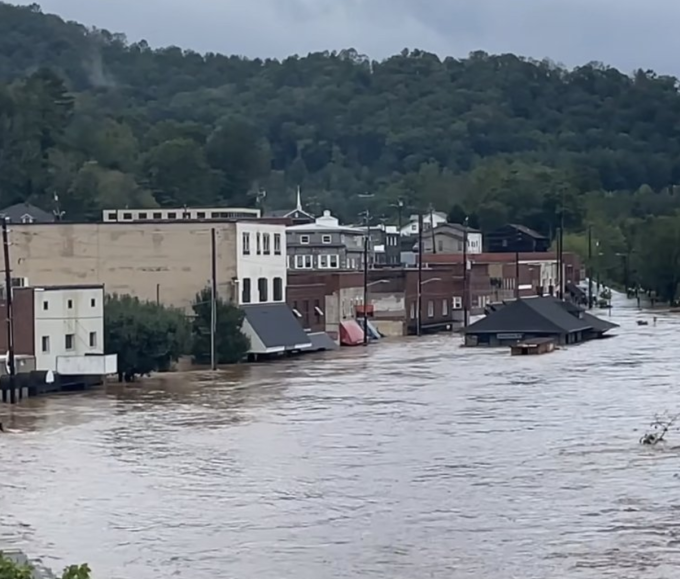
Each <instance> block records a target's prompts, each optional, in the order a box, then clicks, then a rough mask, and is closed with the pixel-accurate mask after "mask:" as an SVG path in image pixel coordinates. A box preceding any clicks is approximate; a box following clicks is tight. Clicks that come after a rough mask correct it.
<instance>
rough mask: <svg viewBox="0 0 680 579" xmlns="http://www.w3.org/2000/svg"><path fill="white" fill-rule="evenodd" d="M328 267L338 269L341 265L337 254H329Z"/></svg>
mask: <svg viewBox="0 0 680 579" xmlns="http://www.w3.org/2000/svg"><path fill="white" fill-rule="evenodd" d="M328 267H330V268H331V269H338V268H339V267H340V260H339V259H338V256H337V255H329V256H328Z"/></svg>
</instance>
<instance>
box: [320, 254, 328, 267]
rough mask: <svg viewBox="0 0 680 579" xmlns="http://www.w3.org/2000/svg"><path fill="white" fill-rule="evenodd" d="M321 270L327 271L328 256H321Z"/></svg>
mask: <svg viewBox="0 0 680 579" xmlns="http://www.w3.org/2000/svg"><path fill="white" fill-rule="evenodd" d="M319 268H321V269H327V268H328V256H327V255H320V256H319Z"/></svg>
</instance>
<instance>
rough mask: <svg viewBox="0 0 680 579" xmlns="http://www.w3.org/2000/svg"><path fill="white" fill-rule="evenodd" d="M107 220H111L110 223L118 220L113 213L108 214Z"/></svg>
mask: <svg viewBox="0 0 680 579" xmlns="http://www.w3.org/2000/svg"><path fill="white" fill-rule="evenodd" d="M109 219H111V221H115V220H116V219H118V216H117V215H116V214H115V213H109Z"/></svg>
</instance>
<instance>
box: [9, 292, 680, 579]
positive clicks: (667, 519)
mask: <svg viewBox="0 0 680 579" xmlns="http://www.w3.org/2000/svg"><path fill="white" fill-rule="evenodd" d="M619 302H620V303H617V304H616V305H617V307H616V308H615V310H614V313H613V316H612V319H613V320H614V321H617V322H619V323H620V324H621V325H622V327H621V328H620V329H619V330H617V331H616V333H618V336H617V337H615V338H612V339H610V340H604V341H600V342H595V343H590V344H585V345H581V346H576V347H572V348H569V349H566V350H560V351H558V352H556V353H554V354H549V355H545V356H535V357H534V356H529V357H521V358H517V357H514V358H511V357H510V355H509V353H508V351H506V350H501V351H498V350H495V351H490V350H487V351H482V350H470V349H462V348H460V347H459V344H460V340H459V338H457V337H452V336H450V335H440V336H436V337H428V338H423V339H420V340H415V339H408V340H403V341H398V342H392V343H390V342H384V343H381V344H377V345H374V346H372V347H370V348H368V349H367V350H364V349H362V348H357V349H346V350H343V351H342V352H340V353H334V354H330V355H320V356H317V357H306V358H299V359H296V360H292V361H286V362H282V363H277V364H268V365H260V366H252V367H244V368H239V369H236V370H233V371H231V372H228V373H224V374H221V375H220V376H219V378H217V379H213V378H211V377H210V376H209V375H208V374H201V373H196V374H193V375H192V374H183V375H175V376H168V377H165V378H162V379H157V380H149V381H147V382H144V383H142V384H139V385H136V386H134V387H127V388H119V387H118V386H116V387H110V388H109V389H108V390H107V391H103V390H102V391H99V392H92V393H88V394H85V395H72V396H62V397H52V398H45V399H41V400H37V401H32V402H30V403H29V404H25V405H22V406H20V407H17V408H14V409H11V410H10V409H7V408H2V409H0V416H2V418H0V420H3V421H4V422H5V423H6V424H7V425H8V426H9V427H10V428H12V429H14V432H12V433H9V434H7V435H4V436H2V437H1V438H0V464H1V465H2V470H1V472H2V477H1V478H0V487H1V489H0V544H5V545H8V544H12V545H18V546H20V547H22V548H23V549H24V550H25V551H27V552H28V553H30V554H31V555H35V556H39V557H41V558H42V560H43V561H44V562H45V563H47V564H49V565H50V566H53V567H56V568H59V567H60V566H62V565H63V564H65V563H66V562H81V561H88V562H89V563H90V564H91V566H92V567H93V568H94V569H95V571H96V574H97V576H98V577H99V578H101V579H103V578H115V579H132V578H134V579H166V578H169V577H181V578H184V577H186V578H187V579H189V578H191V579H218V578H220V579H221V578H238V579H242V578H248V579H250V578H252V579H287V578H295V579H335V578H344V577H347V578H361V579H374V578H375V579H378V578H381V579H382V578H384V579H420V578H426V577H430V578H432V577H434V578H442V579H444V578H446V579H451V578H453V579H457V578H471V579H472V578H474V579H480V578H485V579H511V578H513V577H517V578H521V579H552V578H556V579H561V578H563V577H569V578H570V579H571V578H584V579H586V578H587V579H602V578H609V577H611V578H616V579H626V578H636V579H637V578H640V577H644V578H645V579H660V578H663V579H670V578H674V577H677V572H678V571H677V570H678V568H679V566H680V478H678V473H680V449H674V448H673V443H674V442H675V443H676V444H678V445H680V433H677V432H676V433H671V434H670V436H669V443H668V445H667V446H666V447H665V448H664V449H659V448H653V449H652V448H646V447H642V446H640V445H638V443H637V441H638V438H639V437H640V435H641V434H642V431H643V430H644V429H645V427H646V425H647V424H648V423H649V421H650V419H651V418H653V415H654V414H655V413H656V412H660V411H663V410H666V409H668V410H676V411H680V384H679V383H678V366H679V356H678V354H679V347H678V343H679V339H680V315H677V314H676V315H672V314H658V315H659V320H658V324H657V326H654V325H653V324H652V321H651V315H646V314H645V315H646V316H647V319H649V320H650V323H649V326H640V327H639V326H637V325H636V323H635V320H636V319H637V318H638V317H639V316H641V315H642V314H638V312H637V311H636V310H635V309H633V308H632V307H629V306H623V305H621V304H622V302H621V300H619ZM605 315H606V314H605Z"/></svg>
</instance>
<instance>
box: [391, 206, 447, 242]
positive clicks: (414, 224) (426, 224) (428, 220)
mask: <svg viewBox="0 0 680 579" xmlns="http://www.w3.org/2000/svg"><path fill="white" fill-rule="evenodd" d="M446 220H447V215H446V213H442V212H441V211H431V212H430V213H426V214H424V215H423V231H427V230H428V229H432V228H434V227H437V226H438V225H442V224H444V223H446ZM418 221H419V219H418V214H417V213H414V214H413V215H411V216H410V217H409V220H408V223H407V224H406V225H404V226H403V227H402V228H401V231H400V233H401V235H402V236H408V235H418Z"/></svg>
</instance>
